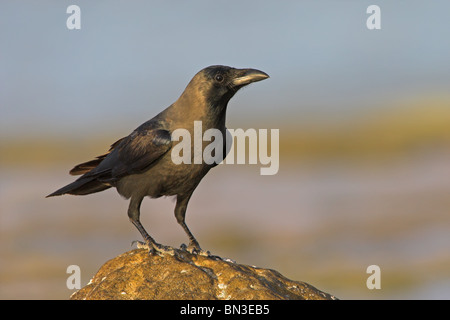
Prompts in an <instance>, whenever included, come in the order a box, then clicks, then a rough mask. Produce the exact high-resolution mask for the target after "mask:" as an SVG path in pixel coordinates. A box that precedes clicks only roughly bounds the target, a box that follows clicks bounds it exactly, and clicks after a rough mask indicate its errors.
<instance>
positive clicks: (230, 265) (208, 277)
mask: <svg viewBox="0 0 450 320" xmlns="http://www.w3.org/2000/svg"><path fill="white" fill-rule="evenodd" d="M71 299H73V300H84V299H86V300H92V299H99V300H110V299H127V300H128V299H130V300H135V299H154V300H202V299H204V300H206V299H208V300H228V299H231V300H248V299H252V300H274V299H276V300H278V299H285V300H289V299H301V300H304V299H320V300H324V299H335V298H334V297H333V296H331V295H329V294H327V293H324V292H322V291H320V290H318V289H316V288H314V287H313V286H311V285H309V284H307V283H304V282H300V281H292V280H289V279H287V278H285V277H284V276H282V275H281V274H280V273H278V272H277V271H274V270H270V269H262V268H257V267H251V266H247V265H240V264H237V263H235V262H233V261H231V260H228V259H221V258H219V257H215V256H209V257H206V256H201V255H194V254H191V253H188V252H186V251H183V250H178V249H175V254H174V255H169V254H165V255H163V256H159V255H149V253H148V251H147V250H146V249H135V250H132V251H129V252H126V253H123V254H121V255H119V256H118V257H116V258H114V259H112V260H110V261H108V262H106V263H105V264H104V265H103V266H102V267H101V268H100V270H99V271H98V272H97V274H96V275H95V276H94V278H93V279H92V280H91V281H90V283H89V284H88V285H86V286H85V287H84V288H82V289H80V290H79V291H77V292H75V293H74V294H73V295H72V296H71Z"/></svg>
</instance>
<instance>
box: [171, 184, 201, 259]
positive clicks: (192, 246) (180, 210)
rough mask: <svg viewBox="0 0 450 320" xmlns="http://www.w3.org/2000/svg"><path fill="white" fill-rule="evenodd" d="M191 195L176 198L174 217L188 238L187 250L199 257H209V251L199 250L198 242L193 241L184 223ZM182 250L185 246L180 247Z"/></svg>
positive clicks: (193, 238) (192, 236)
mask: <svg viewBox="0 0 450 320" xmlns="http://www.w3.org/2000/svg"><path fill="white" fill-rule="evenodd" d="M191 195H192V193H190V194H189V195H187V196H180V195H178V196H177V204H176V206H175V217H176V218H177V222H178V223H179V224H180V226H181V227H183V230H184V231H185V232H186V234H187V235H188V237H189V246H188V247H187V250H188V251H189V252H191V253H196V254H200V255H205V256H209V255H210V254H209V251H203V250H202V249H201V248H200V245H199V244H198V241H197V240H196V239H195V237H194V235H193V234H192V232H191V231H190V230H189V228H188V226H187V225H186V222H185V217H186V209H187V205H188V202H189V199H190V198H191ZM181 247H182V248H183V249H186V246H185V245H184V244H183V245H182V246H181Z"/></svg>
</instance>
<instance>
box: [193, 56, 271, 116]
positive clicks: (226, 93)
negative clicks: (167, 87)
mask: <svg viewBox="0 0 450 320" xmlns="http://www.w3.org/2000/svg"><path fill="white" fill-rule="evenodd" d="M267 78H269V76H268V75H267V74H266V73H265V72H262V71H259V70H256V69H236V68H231V67H227V66H219V65H217V66H210V67H207V68H205V69H203V70H201V71H200V72H198V73H197V74H196V75H195V76H194V78H192V80H191V82H190V83H189V85H188V86H187V87H186V90H185V92H186V91H193V92H195V93H196V94H198V95H200V96H202V97H203V98H204V99H205V101H206V102H207V103H208V105H209V106H212V107H220V106H222V107H224V106H226V105H227V103H228V101H230V99H231V98H232V97H233V96H234V94H235V93H236V92H237V91H238V90H239V89H241V88H242V87H245V86H246V85H248V84H250V83H252V82H256V81H261V80H264V79H267Z"/></svg>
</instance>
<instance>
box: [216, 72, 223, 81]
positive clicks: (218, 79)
mask: <svg viewBox="0 0 450 320" xmlns="http://www.w3.org/2000/svg"><path fill="white" fill-rule="evenodd" d="M214 79H216V81H217V82H222V81H223V76H222V75H221V74H216V77H215V78H214Z"/></svg>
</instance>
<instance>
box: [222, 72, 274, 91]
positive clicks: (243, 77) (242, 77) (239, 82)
mask: <svg viewBox="0 0 450 320" xmlns="http://www.w3.org/2000/svg"><path fill="white" fill-rule="evenodd" d="M267 78H269V75H268V74H267V73H265V72H262V71H259V70H256V69H238V70H236V77H235V78H234V79H233V80H232V82H231V83H232V85H233V86H236V87H242V86H245V85H247V84H250V83H252V82H256V81H261V80H264V79H267Z"/></svg>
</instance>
